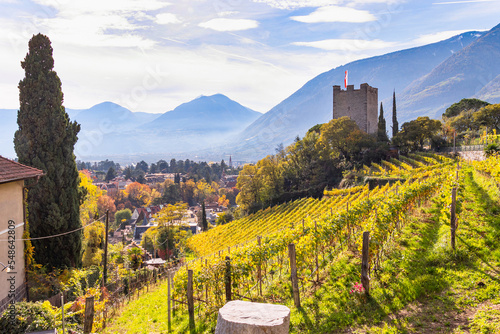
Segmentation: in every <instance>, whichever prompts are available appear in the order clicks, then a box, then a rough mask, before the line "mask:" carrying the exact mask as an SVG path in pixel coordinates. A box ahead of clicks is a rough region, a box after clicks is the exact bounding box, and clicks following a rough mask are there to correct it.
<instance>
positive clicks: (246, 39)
mask: <svg viewBox="0 0 500 334" xmlns="http://www.w3.org/2000/svg"><path fill="white" fill-rule="evenodd" d="M499 18H500V0H434V1H426V0H423V1H403V0H388V1H386V0H354V1H344V0H206V1H205V0H185V1H183V0H177V1H173V0H171V1H163V0H137V1H136V0H33V1H16V0H0V29H1V30H0V31H1V33H0V108H3V109H17V108H18V105H19V91H18V88H17V85H18V83H19V81H20V80H21V79H22V78H23V77H24V71H23V70H22V68H21V66H20V62H21V61H22V60H23V59H24V57H25V56H26V53H27V51H28V41H29V39H30V38H31V37H32V36H33V35H34V34H37V33H42V34H45V35H47V36H48V37H49V38H50V40H51V41H52V47H53V49H54V60H55V68H54V69H55V71H57V73H58V75H59V77H60V79H61V81H62V90H63V93H64V105H65V107H66V108H71V109H86V108H90V107H91V106H93V105H95V104H98V103H101V102H104V101H111V102H115V103H118V104H120V105H122V106H124V107H126V108H128V109H130V110H132V111H136V112H137V111H141V112H150V113H163V112H166V111H169V110H172V109H174V108H175V107H176V106H178V105H180V104H181V103H185V102H188V101H190V100H192V99H195V98H196V97H198V96H200V95H212V94H216V93H221V94H224V95H226V96H228V97H229V98H231V99H233V100H235V101H237V102H239V103H241V104H243V105H244V106H246V107H249V108H252V109H254V110H256V111H259V112H263V113H264V112H267V111H268V110H270V109H271V108H272V107H273V106H275V105H276V104H278V103H279V102H281V101H282V100H284V99H286V98H287V97H288V96H290V95H291V94H293V93H294V92H295V91H296V90H297V89H299V88H300V87H301V86H302V85H304V84H305V83H306V82H307V81H309V80H310V79H312V78H313V77H315V76H316V75H318V74H320V73H322V72H325V71H328V70H330V69H332V68H335V67H337V66H340V65H343V64H346V63H349V62H351V61H354V60H357V59H362V58H367V57H371V56H376V55H381V54H385V53H388V52H392V51H397V50H401V49H406V48H410V47H415V46H419V45H424V44H429V43H433V42H437V41H440V40H443V39H446V38H449V37H451V36H454V35H457V34H459V33H462V32H465V31H471V30H489V29H491V28H492V27H494V26H496V25H497V24H499V23H500V19H499ZM338 80H339V83H338V84H342V82H343V78H339V79H338ZM350 84H359V83H352V82H350Z"/></svg>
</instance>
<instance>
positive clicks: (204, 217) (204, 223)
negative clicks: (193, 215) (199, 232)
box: [201, 202, 208, 232]
mask: <svg viewBox="0 0 500 334" xmlns="http://www.w3.org/2000/svg"><path fill="white" fill-rule="evenodd" d="M201 228H202V229H203V232H206V231H208V221H207V211H206V210H205V202H203V203H202V204H201Z"/></svg>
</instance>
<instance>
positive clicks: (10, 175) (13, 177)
mask: <svg viewBox="0 0 500 334" xmlns="http://www.w3.org/2000/svg"><path fill="white" fill-rule="evenodd" d="M42 175H44V172H43V171H42V170H40V169H37V168H33V167H29V166H25V165H23V164H20V163H19V162H15V161H12V160H9V159H7V158H4V157H2V156H0V183H6V182H12V181H18V180H24V179H31V178H34V177H39V176H42Z"/></svg>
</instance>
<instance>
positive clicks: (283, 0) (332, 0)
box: [253, 0, 341, 9]
mask: <svg viewBox="0 0 500 334" xmlns="http://www.w3.org/2000/svg"><path fill="white" fill-rule="evenodd" d="M253 2H256V3H265V4H266V5H268V6H271V7H273V8H278V9H295V8H303V7H321V6H328V5H333V4H338V3H339V2H341V1H339V0H253Z"/></svg>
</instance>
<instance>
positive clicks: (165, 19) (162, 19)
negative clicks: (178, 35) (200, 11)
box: [156, 13, 181, 24]
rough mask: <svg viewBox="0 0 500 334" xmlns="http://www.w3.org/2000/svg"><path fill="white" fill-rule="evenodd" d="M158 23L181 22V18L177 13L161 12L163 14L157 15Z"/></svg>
mask: <svg viewBox="0 0 500 334" xmlns="http://www.w3.org/2000/svg"><path fill="white" fill-rule="evenodd" d="M156 23H158V24H175V23H181V20H179V19H178V18H177V16H176V15H175V14H172V13H161V14H158V15H156Z"/></svg>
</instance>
